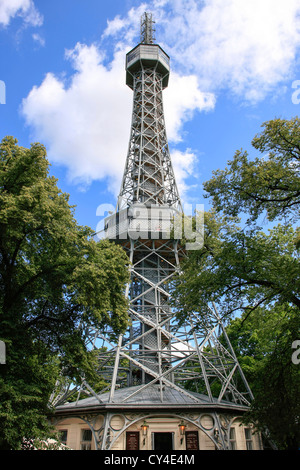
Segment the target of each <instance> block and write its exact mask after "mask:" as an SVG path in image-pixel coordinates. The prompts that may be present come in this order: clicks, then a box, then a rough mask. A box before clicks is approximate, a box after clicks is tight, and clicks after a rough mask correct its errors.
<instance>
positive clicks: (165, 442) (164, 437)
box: [152, 432, 174, 450]
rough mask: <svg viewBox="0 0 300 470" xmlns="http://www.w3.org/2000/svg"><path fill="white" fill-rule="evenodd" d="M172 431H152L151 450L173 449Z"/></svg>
mask: <svg viewBox="0 0 300 470" xmlns="http://www.w3.org/2000/svg"><path fill="white" fill-rule="evenodd" d="M173 441H174V433H173V432H154V433H152V449H153V450H173V448H174V446H173Z"/></svg>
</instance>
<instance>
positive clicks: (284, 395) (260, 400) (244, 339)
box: [227, 305, 300, 450]
mask: <svg viewBox="0 0 300 470" xmlns="http://www.w3.org/2000/svg"><path fill="white" fill-rule="evenodd" d="M299 329H300V317H299V312H298V311H297V309H295V308H294V307H290V306H289V305H281V306H277V307H275V308H270V309H265V308H258V309H257V310H255V311H254V312H253V313H252V315H250V316H247V315H246V314H244V315H242V316H241V317H240V318H236V319H234V320H233V321H232V322H231V323H230V324H229V325H228V327H227V334H228V335H229V337H230V340H231V343H232V345H233V347H234V350H235V353H236V354H237V356H238V359H239V362H240V364H241V366H242V368H243V371H244V373H245V375H246V377H247V380H248V383H249V385H250V387H251V389H252V392H253V394H254V401H253V403H252V406H251V409H250V411H249V412H248V413H247V415H246V417H245V421H246V422H255V423H257V427H258V429H259V430H260V431H262V432H265V431H266V430H268V434H269V436H270V437H271V440H272V441H273V442H274V443H275V444H276V446H277V448H278V449H281V450H297V449H298V448H299V442H300V426H299V416H300V397H299V387H300V373H299V364H297V363H294V362H293V361H292V360H291V356H292V353H293V349H292V348H291V345H292V344H293V342H294V341H295V340H297V339H298V334H299Z"/></svg>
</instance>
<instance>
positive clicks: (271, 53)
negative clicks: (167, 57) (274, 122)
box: [157, 0, 300, 102]
mask: <svg viewBox="0 0 300 470" xmlns="http://www.w3.org/2000/svg"><path fill="white" fill-rule="evenodd" d="M168 4H169V8H170V9H169V11H167V10H166V9H165V10H162V9H158V10H157V14H158V15H159V20H158V21H159V22H160V23H161V24H162V26H163V35H164V41H165V43H166V45H167V47H168V51H169V52H170V54H171V57H172V59H173V61H176V62H177V65H178V66H180V68H181V70H185V73H187V72H188V73H193V74H196V75H197V77H198V79H199V81H200V83H201V86H205V88H206V89H207V90H209V91H215V90H219V89H220V88H226V89H228V90H230V91H231V92H233V93H234V94H236V95H238V96H239V97H242V98H243V99H245V100H246V101H249V102H255V101H258V100H261V99H263V98H265V96H266V94H267V93H269V92H270V91H273V90H274V88H276V87H277V84H278V83H280V82H281V81H282V80H285V79H287V78H288V77H289V74H290V73H291V72H292V70H293V67H294V65H295V57H296V54H297V52H298V50H299V45H300V16H299V15H300V3H299V1H298V0H287V1H286V2H282V0H251V1H250V2H247V1H241V0H206V1H204V2H198V1H196V0H181V1H178V0H174V1H172V2H170V1H169V2H168Z"/></svg>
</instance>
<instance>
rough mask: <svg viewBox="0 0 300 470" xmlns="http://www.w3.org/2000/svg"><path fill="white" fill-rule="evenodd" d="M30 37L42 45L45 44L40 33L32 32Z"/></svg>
mask: <svg viewBox="0 0 300 470" xmlns="http://www.w3.org/2000/svg"><path fill="white" fill-rule="evenodd" d="M32 39H33V40H34V41H35V42H37V43H38V44H39V45H40V46H44V45H45V39H44V38H43V37H42V36H41V35H40V34H37V33H34V34H33V35H32Z"/></svg>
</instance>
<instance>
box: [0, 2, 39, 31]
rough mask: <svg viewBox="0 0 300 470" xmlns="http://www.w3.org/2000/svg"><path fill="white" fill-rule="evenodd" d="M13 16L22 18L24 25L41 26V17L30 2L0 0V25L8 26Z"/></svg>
mask: <svg viewBox="0 0 300 470" xmlns="http://www.w3.org/2000/svg"><path fill="white" fill-rule="evenodd" d="M15 16H21V17H23V19H24V21H25V23H26V24H30V25H31V26H41V24H42V23H43V17H42V15H41V14H40V13H39V12H38V10H37V9H36V7H35V5H34V3H33V1H32V0H0V24H2V25H3V26H8V24H9V23H10V20H11V19H12V18H14V17H15Z"/></svg>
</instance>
